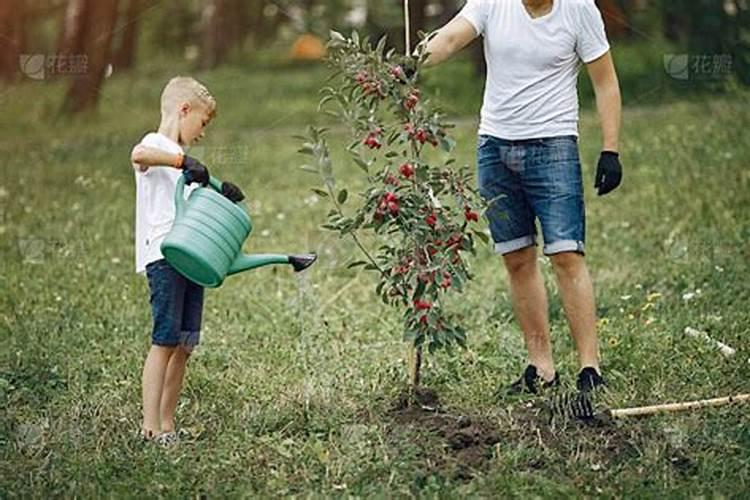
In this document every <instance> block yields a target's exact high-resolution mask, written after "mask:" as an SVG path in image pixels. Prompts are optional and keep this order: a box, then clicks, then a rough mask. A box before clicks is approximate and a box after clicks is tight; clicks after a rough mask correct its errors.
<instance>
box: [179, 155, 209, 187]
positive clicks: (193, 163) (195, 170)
mask: <svg viewBox="0 0 750 500" xmlns="http://www.w3.org/2000/svg"><path fill="white" fill-rule="evenodd" d="M181 166H182V169H183V171H184V175H185V182H186V183H187V184H192V183H193V182H198V183H200V184H201V185H202V186H204V187H205V186H207V185H208V177H209V173H208V168H206V166H205V165H204V164H202V163H201V162H199V161H198V160H196V159H195V158H193V157H191V156H187V155H185V156H183V157H182V165H181Z"/></svg>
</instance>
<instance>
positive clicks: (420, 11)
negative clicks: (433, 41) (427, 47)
mask: <svg viewBox="0 0 750 500" xmlns="http://www.w3.org/2000/svg"><path fill="white" fill-rule="evenodd" d="M426 4H427V2H426V0H409V25H410V26H409V37H410V39H411V48H412V50H413V49H414V47H416V46H417V44H418V43H419V35H418V33H419V32H420V31H427V26H426V22H425V21H426V17H425V6H426ZM402 9H403V7H402Z"/></svg>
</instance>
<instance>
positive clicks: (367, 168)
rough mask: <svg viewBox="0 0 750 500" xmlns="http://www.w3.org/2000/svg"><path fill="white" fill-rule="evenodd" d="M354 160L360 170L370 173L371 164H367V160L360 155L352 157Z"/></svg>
mask: <svg viewBox="0 0 750 500" xmlns="http://www.w3.org/2000/svg"><path fill="white" fill-rule="evenodd" d="M352 159H354V163H356V164H357V165H358V166H359V168H361V169H362V170H364V171H365V173H366V174H369V173H370V164H369V163H367V162H366V161H365V160H363V159H362V157H361V156H359V155H356V156H354V155H352Z"/></svg>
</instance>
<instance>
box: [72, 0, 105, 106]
mask: <svg viewBox="0 0 750 500" xmlns="http://www.w3.org/2000/svg"><path fill="white" fill-rule="evenodd" d="M74 1H77V0H74ZM84 3H85V6H84V11H83V15H82V16H81V17H80V18H79V19H80V22H81V26H79V27H78V28H77V29H76V31H77V33H79V34H80V41H78V40H76V45H77V46H80V47H82V49H83V50H82V52H81V54H78V53H75V52H74V53H73V54H74V55H83V56H84V57H85V68H84V67H77V68H75V69H76V70H77V71H74V72H73V71H71V72H73V73H74V74H73V81H72V83H71V85H70V88H69V89H68V93H67V96H66V100H65V104H64V110H65V111H66V112H68V113H78V112H81V111H85V110H89V109H94V108H95V107H96V103H97V101H98V98H99V91H100V89H101V86H102V82H103V81H104V74H105V71H106V69H107V65H108V64H109V63H110V60H111V45H112V38H113V33H114V30H115V26H116V23H117V0H85V2H84Z"/></svg>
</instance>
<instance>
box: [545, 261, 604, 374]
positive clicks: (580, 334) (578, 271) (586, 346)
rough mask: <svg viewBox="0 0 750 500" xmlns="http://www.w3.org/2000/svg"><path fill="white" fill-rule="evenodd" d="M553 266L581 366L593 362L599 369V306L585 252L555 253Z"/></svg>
mask: <svg viewBox="0 0 750 500" xmlns="http://www.w3.org/2000/svg"><path fill="white" fill-rule="evenodd" d="M550 259H551V260H552V266H553V268H554V269H555V274H556V275H557V283H558V285H559V286H560V297H561V299H562V304H563V308H564V309H565V315H566V316H567V318H568V325H569V326H570V333H571V335H572V336H573V340H575V343H576V350H577V351H578V361H579V363H580V364H581V367H582V368H583V367H586V366H591V367H593V368H594V369H595V370H596V371H597V372H598V371H599V343H598V340H597V337H596V307H595V303H594V285H593V283H592V282H591V276H590V275H589V271H588V269H587V267H586V262H585V260H584V257H583V255H581V254H578V253H575V252H563V253H559V254H555V255H552V256H551V257H550Z"/></svg>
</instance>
